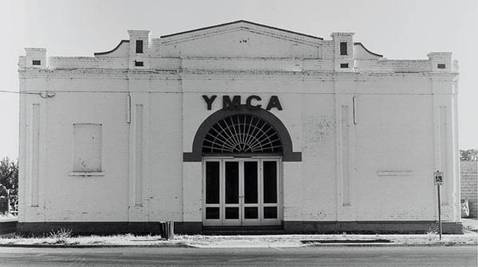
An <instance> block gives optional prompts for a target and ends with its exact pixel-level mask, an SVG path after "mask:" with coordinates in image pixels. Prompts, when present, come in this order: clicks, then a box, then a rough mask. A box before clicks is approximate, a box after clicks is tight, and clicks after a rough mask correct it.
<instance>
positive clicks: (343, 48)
mask: <svg viewBox="0 0 478 267" xmlns="http://www.w3.org/2000/svg"><path fill="white" fill-rule="evenodd" d="M339 50H340V55H341V56H347V55H348V47H347V42H340V43H339Z"/></svg>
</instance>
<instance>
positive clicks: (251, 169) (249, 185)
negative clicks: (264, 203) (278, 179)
mask: <svg viewBox="0 0 478 267" xmlns="http://www.w3.org/2000/svg"><path fill="white" fill-rule="evenodd" d="M257 165H258V164H257V161H245V162H244V202H245V203H247V204H250V203H257V199H258V198H257V190H258V188H257Z"/></svg>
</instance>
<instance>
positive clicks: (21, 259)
mask: <svg viewBox="0 0 478 267" xmlns="http://www.w3.org/2000/svg"><path fill="white" fill-rule="evenodd" d="M477 254H478V252H477V247H470V246H469V247H307V248H280V249H279V248H241V249H237V248H234V249H197V248H138V247H135V248H5V247H0V266H158V265H167V266H168V265H169V266H171V265H186V266H192V265H194V266H211V265H224V266H231V265H232V266H234V265H235V266H238V265H243V266H304V265H308V266H447V267H448V266H477V265H478V263H477V257H478V255H477Z"/></svg>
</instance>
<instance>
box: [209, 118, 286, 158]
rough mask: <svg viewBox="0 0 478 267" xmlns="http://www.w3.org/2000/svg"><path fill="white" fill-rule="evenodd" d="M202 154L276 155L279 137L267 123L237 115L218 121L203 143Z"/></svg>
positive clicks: (280, 145) (278, 149) (279, 147)
mask: <svg viewBox="0 0 478 267" xmlns="http://www.w3.org/2000/svg"><path fill="white" fill-rule="evenodd" d="M202 152H203V154H223V153H278V152H282V144H281V140H280V137H279V135H278V133H277V131H276V129H274V127H272V125H270V124H269V123H268V122H266V121H264V120H263V119H260V118H259V117H256V116H254V115H250V114H237V115H232V116H229V117H226V118H224V119H222V120H220V121H218V122H217V123H216V124H215V125H213V126H212V127H211V129H210V130H209V132H208V133H207V135H206V137H205V138H204V141H203V146H202Z"/></svg>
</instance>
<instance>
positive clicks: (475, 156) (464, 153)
mask: <svg viewBox="0 0 478 267" xmlns="http://www.w3.org/2000/svg"><path fill="white" fill-rule="evenodd" d="M460 160H478V150H477V149H466V150H460Z"/></svg>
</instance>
